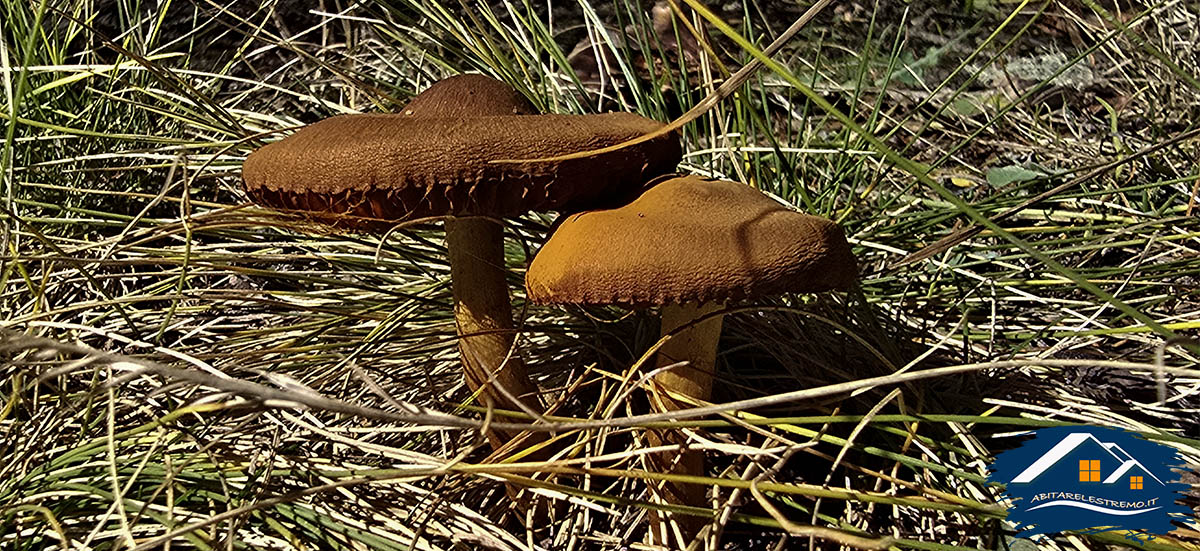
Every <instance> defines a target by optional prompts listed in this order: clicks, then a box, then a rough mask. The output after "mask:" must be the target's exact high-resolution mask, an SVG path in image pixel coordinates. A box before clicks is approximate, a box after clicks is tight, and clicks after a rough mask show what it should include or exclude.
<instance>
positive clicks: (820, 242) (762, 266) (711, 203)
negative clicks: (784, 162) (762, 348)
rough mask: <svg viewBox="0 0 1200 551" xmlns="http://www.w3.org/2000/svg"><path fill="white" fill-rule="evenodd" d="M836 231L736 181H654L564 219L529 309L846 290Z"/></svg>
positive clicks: (848, 258)
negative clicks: (625, 200)
mask: <svg viewBox="0 0 1200 551" xmlns="http://www.w3.org/2000/svg"><path fill="white" fill-rule="evenodd" d="M856 272H857V268H856V263H855V260H854V256H853V254H852V253H851V252H850V246H849V245H848V244H847V243H846V237H845V235H844V234H843V233H842V229H841V227H839V226H838V225H837V224H835V223H833V222H832V221H829V220H827V219H825V218H820V217H817V216H811V215H807V214H803V213H800V212H797V211H795V210H792V209H790V208H788V207H786V206H784V205H782V204H780V203H778V202H776V201H774V200H772V199H771V198H770V197H768V196H766V195H764V194H763V193H761V192H759V191H758V190H755V189H754V188H751V187H750V186H747V185H743V184H739V183H736V182H726V181H719V180H707V179H703V178H699V177H696V176H684V177H677V178H672V179H670V180H666V181H664V182H660V183H658V185H655V186H654V187H652V188H650V189H649V190H648V191H646V192H645V193H644V194H643V195H642V196H641V197H640V198H638V199H637V200H635V201H634V202H632V203H630V204H629V205H626V206H624V207H621V208H616V209H611V210H601V211H590V212H582V213H579V214H574V215H571V216H569V217H567V218H566V219H565V220H564V221H563V223H562V224H561V225H560V226H559V227H558V230H557V231H555V232H554V235H553V236H551V238H550V239H549V241H547V242H546V245H545V246H544V247H542V250H541V251H540V252H539V253H538V254H537V257H535V258H534V259H533V263H532V264H531V265H530V266H529V271H528V272H527V273H526V276H525V285H526V288H527V289H528V293H529V298H530V300H532V301H534V302H537V303H542V304H546V303H559V304H562V303H570V304H620V305H626V306H633V307H642V306H661V305H665V304H683V303H707V302H724V301H731V300H738V299H743V298H755V297H760V296H765V295H772V294H779V293H789V292H818V291H825V290H829V289H836V288H845V287H848V286H850V285H851V283H852V282H853V281H854V277H855V275H856Z"/></svg>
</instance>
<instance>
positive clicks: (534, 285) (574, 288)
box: [525, 176, 857, 542]
mask: <svg viewBox="0 0 1200 551" xmlns="http://www.w3.org/2000/svg"><path fill="white" fill-rule="evenodd" d="M856 272H857V268H856V262H855V260H854V255H853V254H852V253H851V252H850V246H849V245H848V244H847V242H846V237H845V235H844V234H843V232H842V229H841V228H840V227H839V226H838V225H837V224H835V223H833V222H831V221H829V220H827V219H825V218H820V217H817V216H811V215H808V214H803V213H800V212H797V211H796V210H793V209H792V208H790V207H788V206H785V205H783V204H781V203H779V202H777V201H775V200H773V199H771V198H770V197H769V196H767V195H765V194H763V193H762V192H760V191H758V190H755V189H754V188H752V187H750V186H747V185H743V184H739V183H736V182H728V181H719V180H709V179H704V178H700V177H696V176H683V177H675V178H671V179H668V180H665V181H661V182H658V183H657V185H654V186H653V187H651V188H650V189H649V190H648V191H646V192H645V193H643V194H642V195H641V197H639V198H638V199H636V200H634V201H633V202H632V203H629V204H628V205H626V206H623V207H620V208H615V209H609V210H599V211H589V212H582V213H578V214H573V215H570V216H568V217H566V219H565V220H563V222H562V223H561V224H560V225H559V227H558V229H557V230H556V231H555V232H554V235H553V236H551V237H550V239H549V240H548V241H547V242H546V244H545V246H543V247H542V249H541V251H540V252H538V254H537V256H536V257H535V258H534V260H533V263H532V264H531V265H530V266H529V270H528V272H527V273H526V276H525V285H526V289H527V292H528V295H529V298H530V300H531V301H533V302H535V303H539V304H581V305H623V306H627V307H631V308H648V307H655V306H657V307H659V308H660V309H661V310H660V311H661V316H662V323H661V325H662V327H661V331H662V335H663V336H664V337H669V339H668V340H667V341H666V342H665V343H664V344H663V345H662V346H661V347H660V348H659V350H658V358H657V365H658V367H660V368H669V369H667V370H665V371H664V372H661V373H659V374H657V375H656V376H655V377H654V381H655V383H656V384H657V385H658V386H659V387H660V388H661V389H662V390H663V391H665V392H663V393H662V394H660V395H659V396H657V401H658V403H657V404H656V407H657V408H658V409H660V410H662V411H669V410H675V409H681V408H684V407H687V402H686V400H685V399H677V398H673V397H671V396H670V395H671V394H675V395H677V396H681V397H688V398H694V399H698V400H708V399H709V398H711V396H712V386H713V372H714V367H715V364H716V351H717V341H718V339H719V337H720V334H721V325H722V319H721V315H720V314H715V312H717V311H719V310H720V309H722V308H724V306H725V305H726V304H728V303H730V302H732V301H737V300H741V299H754V298H758V297H763V296H768V295H775V294H781V293H806V292H818V291H826V290H831V289H842V288H846V287H849V286H850V285H851V284H852V283H853V281H854V278H855V275H856ZM650 441H651V444H652V445H658V443H660V442H672V443H676V444H680V445H685V443H686V440H685V439H684V438H683V437H682V435H680V434H678V433H674V432H668V431H651V432H650ZM656 463H658V465H656V467H658V468H662V469H664V470H670V471H673V472H675V473H677V474H688V475H697V476H699V475H703V473H704V456H703V454H702V453H700V452H695V451H691V452H684V453H682V454H681V455H680V456H679V457H677V458H676V457H670V458H668V457H665V456H664V457H659V458H658V459H657V460H656ZM672 463H674V465H673V466H672ZM664 490H665V495H664V499H665V500H666V501H667V502H668V503H677V504H688V505H703V499H704V488H703V487H702V486H699V485H688V484H678V485H672V484H668V485H666V487H665V488H664ZM680 525H681V526H684V527H685V530H687V529H688V528H689V527H690V531H692V532H693V533H694V532H695V531H698V530H699V526H697V525H696V524H695V523H691V522H686V521H685V522H680ZM657 541H659V542H666V541H668V540H666V539H658V540H657Z"/></svg>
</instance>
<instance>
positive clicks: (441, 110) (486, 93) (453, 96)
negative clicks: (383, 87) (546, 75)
mask: <svg viewBox="0 0 1200 551" xmlns="http://www.w3.org/2000/svg"><path fill="white" fill-rule="evenodd" d="M400 114H402V115H406V116H409V117H425V118H428V117H491V116H496V115H534V114H537V109H536V108H534V106H533V104H532V103H529V100H528V99H526V98H525V96H522V95H521V93H520V92H517V90H516V89H515V88H513V87H512V86H509V85H508V83H506V82H503V81H499V80H496V79H494V78H492V77H488V76H483V75H456V76H452V77H449V78H444V79H442V80H439V81H437V82H435V83H434V84H433V85H432V86H430V87H429V88H426V89H425V91H424V92H421V93H420V94H417V95H416V96H414V97H413V99H412V101H409V102H408V105H405V106H404V109H401V110H400Z"/></svg>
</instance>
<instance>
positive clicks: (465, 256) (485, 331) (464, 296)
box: [446, 218, 542, 449]
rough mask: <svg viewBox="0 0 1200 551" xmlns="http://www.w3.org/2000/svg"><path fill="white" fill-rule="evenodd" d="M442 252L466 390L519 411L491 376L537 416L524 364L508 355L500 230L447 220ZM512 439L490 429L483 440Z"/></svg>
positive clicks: (510, 337)
mask: <svg viewBox="0 0 1200 551" xmlns="http://www.w3.org/2000/svg"><path fill="white" fill-rule="evenodd" d="M446 249H447V253H448V256H449V260H450V286H451V288H452V290H453V292H454V320H455V325H456V326H457V329H458V336H459V340H458V350H459V354H460V355H461V357H462V362H463V369H464V372H465V374H466V381H467V386H468V387H470V388H471V390H472V391H474V390H478V389H479V388H481V387H484V389H483V392H482V393H481V396H482V397H483V400H484V403H485V404H488V405H490V406H491V407H495V408H499V409H510V410H517V411H520V410H521V407H520V406H519V405H518V404H517V403H515V402H513V401H512V399H510V398H508V397H507V396H505V395H504V393H501V392H500V391H499V390H497V389H496V388H494V387H491V386H488V380H489V379H491V378H492V377H493V374H495V375H494V377H495V380H494V382H493V385H497V386H501V387H503V388H504V390H506V391H508V394H509V395H511V396H513V397H516V398H517V399H519V400H520V401H521V402H522V403H524V404H525V405H526V406H527V407H528V408H531V409H532V410H534V411H538V412H540V411H542V406H541V404H540V403H539V400H538V394H537V386H536V385H534V384H533V381H531V380H530V379H529V374H528V372H527V371H526V370H525V362H523V361H522V360H521V355H520V354H519V353H517V352H516V351H515V350H514V351H513V352H511V354H510V350H513V342H514V339H515V336H516V332H515V331H514V330H513V320H512V305H511V303H510V302H509V295H508V281H507V280H506V279H505V268H504V231H503V228H502V227H501V226H500V224H498V223H496V222H494V221H492V220H489V219H487V218H450V219H447V220H446ZM501 366H503V369H501ZM518 434H519V433H516V432H509V431H499V430H495V429H490V430H488V431H487V434H486V436H487V438H488V441H489V442H490V443H491V444H492V448H493V449H499V448H500V447H501V446H502V445H504V444H505V443H507V442H509V441H510V440H512V439H513V438H515V437H516V436H517V435H518Z"/></svg>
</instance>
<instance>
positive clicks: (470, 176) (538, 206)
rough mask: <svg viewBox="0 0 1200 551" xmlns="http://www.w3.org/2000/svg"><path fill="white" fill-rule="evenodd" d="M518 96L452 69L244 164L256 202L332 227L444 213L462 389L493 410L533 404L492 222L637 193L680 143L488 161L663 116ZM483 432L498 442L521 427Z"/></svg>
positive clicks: (672, 139) (608, 137) (620, 131)
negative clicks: (581, 108)
mask: <svg viewBox="0 0 1200 551" xmlns="http://www.w3.org/2000/svg"><path fill="white" fill-rule="evenodd" d="M481 79H483V80H481ZM522 99H523V98H521V97H520V96H519V94H517V93H516V92H515V91H514V90H512V89H511V88H510V87H508V86H507V85H504V84H503V83H498V82H496V81H493V80H492V79H487V78H486V77H477V76H469V77H458V78H455V79H451V80H450V81H448V82H443V83H442V84H439V85H435V86H433V87H431V88H430V89H429V90H427V91H426V92H424V93H422V94H420V95H418V96H417V97H416V98H415V99H414V100H413V101H412V102H411V103H410V104H409V105H408V106H407V107H406V108H405V109H403V110H402V111H401V113H400V114H395V115H342V116H336V117H332V118H329V119H325V120H323V121H320V122H317V123H315V124H311V125H308V126H306V127H304V128H302V129H300V130H299V131H297V132H295V133H293V134H292V135H290V136H288V137H287V138H284V139H283V140H280V141H278V142H274V143H272V144H269V145H267V146H265V147H263V148H261V149H259V150H258V151H256V152H254V153H253V154H251V155H250V156H249V157H248V158H247V159H246V162H245V165H244V167H243V172H242V173H243V178H244V180H245V183H246V188H247V191H248V193H249V194H250V196H251V197H252V198H253V199H254V200H255V201H256V202H258V203H260V204H263V205H267V206H271V207H274V208H278V209H285V210H299V211H304V212H305V213H307V214H308V215H310V216H312V217H314V218H317V219H319V220H321V221H324V222H328V223H332V224H336V225H346V226H352V227H368V228H380V227H389V226H391V225H393V224H395V223H396V222H397V221H403V220H411V219H417V218H425V217H446V245H447V254H448V257H449V263H450V277H451V287H452V290H453V294H454V300H455V308H454V311H455V319H456V325H457V327H458V332H459V336H460V339H459V351H460V354H461V356H462V361H463V366H464V370H465V374H466V381H467V383H468V386H469V387H470V388H471V389H472V390H478V389H480V388H482V389H483V391H482V392H481V395H482V397H483V399H484V401H485V402H486V403H487V404H489V405H490V406H494V407H498V408H504V409H514V410H518V409H522V408H521V405H524V406H525V407H526V408H530V409H533V410H534V411H540V404H539V400H538V397H537V394H536V391H537V388H536V386H535V385H533V383H532V382H531V381H530V379H529V377H528V375H527V373H526V371H525V366H524V364H523V362H522V361H521V359H520V356H519V355H518V354H515V353H513V340H514V336H515V331H514V329H513V321H512V309H511V305H510V302H509V298H508V297H509V295H508V286H507V282H506V281H505V268H504V264H505V263H504V252H503V238H502V228H501V225H500V224H499V223H497V222H496V219H499V218H503V217H507V216H516V215H519V214H522V213H525V212H528V211H531V210H561V209H569V208H585V207H587V206H589V205H594V204H597V203H598V202H601V201H603V200H605V199H606V198H607V197H609V196H612V195H617V194H623V193H626V192H625V191H622V190H626V189H640V188H641V187H642V186H644V185H645V183H646V182H647V181H648V180H650V179H651V178H653V177H654V176H657V175H660V174H663V173H666V172H670V171H671V170H673V169H674V168H675V165H676V164H677V163H678V162H679V158H680V155H681V151H680V147H679V141H678V137H677V136H676V135H674V134H670V135H666V136H661V137H658V138H655V139H653V140H649V141H647V142H643V143H640V144H638V145H636V146H632V147H626V148H623V149H620V150H617V151H613V152H609V153H604V154H599V155H595V156H592V157H588V158H584V159H573V160H568V161H561V162H522V163H495V162H493V161H497V160H513V159H541V158H547V157H554V156H559V155H564V154H568V153H575V152H579V151H584V150H591V149H598V148H601V147H605V146H609V145H614V144H617V143H620V142H624V141H627V140H630V139H633V138H635V137H638V136H641V135H643V134H646V133H649V132H652V131H655V130H657V129H659V128H660V127H661V126H662V125H661V123H658V122H655V121H652V120H649V119H645V118H643V117H639V116H637V115H633V114H629V113H613V114H605V115H536V114H530V113H532V112H533V108H532V106H530V105H529V104H528V102H526V101H521V100H522ZM489 381H494V382H493V383H492V384H491V385H489V384H488V382H489ZM496 387H501V388H502V389H503V390H498V389H497V388H496ZM509 396H513V397H516V398H517V400H519V401H520V402H521V404H518V403H517V402H516V401H514V400H513V399H510V398H509ZM487 436H488V439H489V440H490V441H491V443H492V445H493V447H495V448H499V447H500V446H501V445H503V444H504V443H506V442H508V441H509V440H511V439H512V438H513V437H515V436H516V434H515V433H507V432H501V431H495V430H491V431H489V432H488V434H487Z"/></svg>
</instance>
